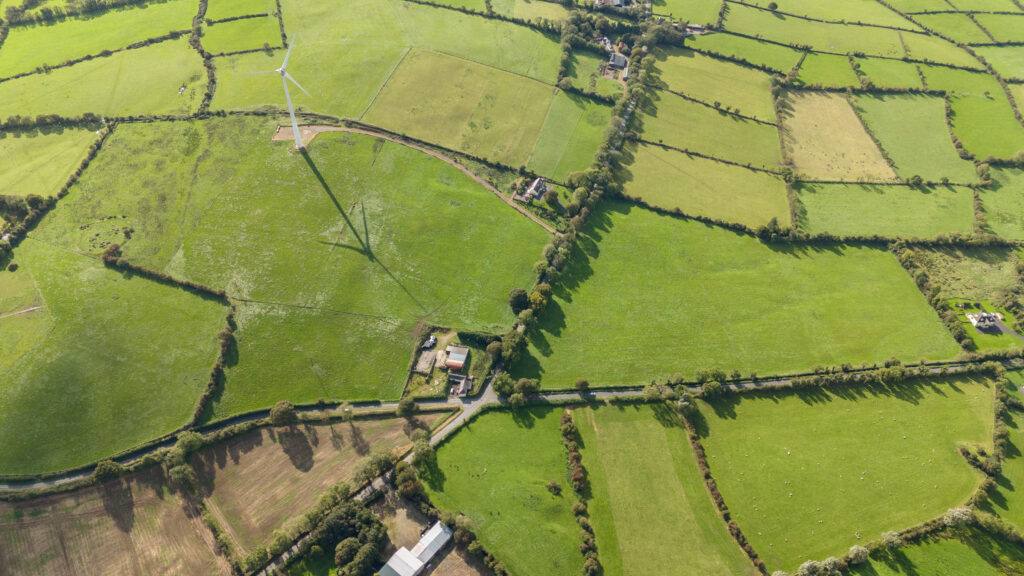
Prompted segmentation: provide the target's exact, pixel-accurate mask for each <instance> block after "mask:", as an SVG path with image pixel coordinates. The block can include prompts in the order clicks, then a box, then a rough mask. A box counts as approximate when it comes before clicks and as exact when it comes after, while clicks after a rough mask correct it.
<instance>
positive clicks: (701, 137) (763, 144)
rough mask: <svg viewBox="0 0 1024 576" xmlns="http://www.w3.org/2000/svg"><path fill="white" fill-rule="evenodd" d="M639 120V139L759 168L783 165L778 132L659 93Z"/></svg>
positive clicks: (756, 123) (771, 128) (668, 94)
mask: <svg viewBox="0 0 1024 576" xmlns="http://www.w3.org/2000/svg"><path fill="white" fill-rule="evenodd" d="M653 98H654V102H653V104H652V105H651V106H648V107H645V108H644V109H643V110H642V114H641V115H640V116H639V118H640V122H641V123H642V132H641V138H643V139H644V140H646V141H648V142H657V143H659V144H666V145H668V146H673V147H676V148H681V149H683V150H692V151H695V152H700V153H701V154H707V155H709V156H714V157H716V158H724V159H726V160H731V161H733V162H739V163H741V164H752V165H754V166H756V167H759V168H769V169H771V168H778V166H779V164H780V163H781V162H782V155H781V151H780V150H779V132H778V130H777V129H776V128H775V126H771V125H767V124H761V123H759V122H754V121H753V120H747V119H745V118H740V117H737V116H733V115H731V114H726V113H725V112H724V111H720V110H714V109H713V108H709V107H707V106H705V105H702V104H697V103H695V102H691V101H689V100H686V99H685V98H682V97H680V96H677V95H675V94H672V93H671V92H658V93H657V94H655V95H654V96H653Z"/></svg>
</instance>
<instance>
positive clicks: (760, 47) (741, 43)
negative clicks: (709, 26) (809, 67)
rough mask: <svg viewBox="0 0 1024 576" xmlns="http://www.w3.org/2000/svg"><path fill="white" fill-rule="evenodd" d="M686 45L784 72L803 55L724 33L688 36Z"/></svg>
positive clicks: (790, 49)
mask: <svg viewBox="0 0 1024 576" xmlns="http://www.w3.org/2000/svg"><path fill="white" fill-rule="evenodd" d="M686 45H687V46H691V47H693V48H697V49H700V50H703V51H705V52H711V53H714V54H721V55H724V56H731V57H733V58H741V59H743V60H746V61H747V62H752V63H754V64H758V65H760V66H766V67H768V68H771V69H772V70H776V71H778V72H780V73H782V74H785V73H787V72H789V71H790V70H791V69H792V68H793V67H794V66H796V64H797V62H799V61H800V56H801V55H802V53H801V52H799V51H797V50H793V49H792V48H787V47H785V46H779V45H777V44H768V43H766V42H759V41H757V40H751V39H750V38H744V37H743V36H734V35H732V34H723V33H716V34H705V35H703V36H694V37H691V38H687V39H686Z"/></svg>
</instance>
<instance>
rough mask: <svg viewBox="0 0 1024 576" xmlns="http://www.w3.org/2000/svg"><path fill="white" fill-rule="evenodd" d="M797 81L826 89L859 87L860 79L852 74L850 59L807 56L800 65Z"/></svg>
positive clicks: (818, 55) (816, 55) (830, 55)
mask: <svg viewBox="0 0 1024 576" xmlns="http://www.w3.org/2000/svg"><path fill="white" fill-rule="evenodd" d="M797 79H798V80H800V81H801V82H803V83H804V84H808V85H817V86H823V87H826V88H841V87H843V86H858V87H859V86H860V78H858V77H857V75H856V74H855V73H854V72H853V68H852V67H851V66H850V59H849V58H848V57H846V56H837V55H835V54H808V55H807V58H804V62H803V64H801V65H800V75H799V76H797Z"/></svg>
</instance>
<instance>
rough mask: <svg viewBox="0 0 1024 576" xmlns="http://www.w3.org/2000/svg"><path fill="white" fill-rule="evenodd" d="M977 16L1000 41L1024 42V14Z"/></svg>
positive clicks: (979, 21)
mask: <svg viewBox="0 0 1024 576" xmlns="http://www.w3.org/2000/svg"><path fill="white" fill-rule="evenodd" d="M975 18H977V19H978V23H980V24H981V25H982V26H984V27H985V29H986V30H988V31H989V32H991V33H992V36H994V37H995V39H996V41H998V42H1024V14H1021V15H1019V16H1018V15H1012V16H1011V15H1009V14H978V15H977V16H975Z"/></svg>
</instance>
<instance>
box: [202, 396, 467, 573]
mask: <svg viewBox="0 0 1024 576" xmlns="http://www.w3.org/2000/svg"><path fill="white" fill-rule="evenodd" d="M447 414H448V413H447V412H439V413H432V414H421V415H419V416H418V417H417V418H418V421H419V423H420V424H419V425H420V426H424V427H429V426H431V425H432V424H433V423H434V422H436V421H437V420H438V419H441V418H444V417H445V416H447ZM413 430H414V428H413V427H412V426H410V425H409V423H408V422H407V421H406V420H405V419H402V418H393V417H389V418H379V419H367V420H357V421H354V422H352V423H340V422H339V423H335V424H315V425H311V424H304V425H299V426H294V427H290V428H263V429H259V430H254V431H252V432H249V433H247V434H243V435H241V436H238V437H237V438H234V439H232V440H230V441H228V442H224V443H222V444H218V445H216V446H212V447H210V448H206V449H204V450H202V451H201V452H199V453H198V454H197V455H196V456H195V457H194V459H193V464H194V466H195V468H196V471H197V472H198V473H199V477H200V482H201V483H202V485H203V490H204V492H205V493H206V494H207V495H208V499H207V502H206V503H207V508H208V509H209V510H210V513H211V514H213V516H214V518H215V519H216V520H217V521H218V523H220V524H221V526H222V527H223V528H224V529H225V531H226V532H227V533H228V535H229V536H230V537H231V539H232V540H234V543H235V545H236V546H237V547H238V549H239V551H240V552H241V553H242V554H243V555H244V554H247V553H248V552H250V551H252V549H253V548H255V547H256V546H259V545H261V544H264V543H266V542H267V541H268V540H269V539H270V537H271V536H272V534H273V532H274V530H276V529H278V528H280V527H282V526H284V525H285V524H286V523H287V522H288V521H289V520H292V519H294V518H297V517H299V516H301V515H302V514H304V513H306V511H308V510H310V509H311V508H312V507H313V506H314V505H315V504H316V502H317V501H318V500H319V498H320V496H321V494H323V493H324V491H326V490H327V489H328V488H330V487H331V486H333V485H335V484H337V483H339V482H343V481H348V480H351V479H352V476H353V475H354V474H355V472H356V471H357V470H358V469H359V466H360V464H362V462H363V461H364V460H365V459H366V458H367V457H368V456H369V454H370V452H371V450H392V451H394V452H396V453H398V452H401V451H404V450H405V449H407V448H408V447H410V446H411V444H412V442H411V440H410V439H409V435H410V434H411V433H412V432H413Z"/></svg>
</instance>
